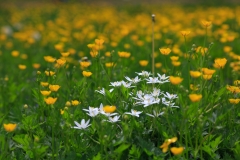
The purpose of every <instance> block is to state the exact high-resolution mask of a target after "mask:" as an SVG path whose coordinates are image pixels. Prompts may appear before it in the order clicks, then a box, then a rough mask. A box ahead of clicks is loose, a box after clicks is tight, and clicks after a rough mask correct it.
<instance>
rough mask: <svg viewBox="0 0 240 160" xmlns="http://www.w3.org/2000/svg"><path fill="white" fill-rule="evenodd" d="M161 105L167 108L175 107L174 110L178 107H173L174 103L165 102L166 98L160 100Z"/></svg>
mask: <svg viewBox="0 0 240 160" xmlns="http://www.w3.org/2000/svg"><path fill="white" fill-rule="evenodd" d="M162 103H163V104H164V105H166V106H168V107H175V108H179V106H174V104H175V103H173V102H171V101H167V100H166V98H162Z"/></svg>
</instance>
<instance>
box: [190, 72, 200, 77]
mask: <svg viewBox="0 0 240 160" xmlns="http://www.w3.org/2000/svg"><path fill="white" fill-rule="evenodd" d="M201 75H202V73H201V72H199V71H190V76H191V77H193V78H198V77H200V76H201Z"/></svg>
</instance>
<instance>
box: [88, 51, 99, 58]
mask: <svg viewBox="0 0 240 160" xmlns="http://www.w3.org/2000/svg"><path fill="white" fill-rule="evenodd" d="M90 55H91V57H93V58H94V57H97V55H98V51H91V52H90Z"/></svg>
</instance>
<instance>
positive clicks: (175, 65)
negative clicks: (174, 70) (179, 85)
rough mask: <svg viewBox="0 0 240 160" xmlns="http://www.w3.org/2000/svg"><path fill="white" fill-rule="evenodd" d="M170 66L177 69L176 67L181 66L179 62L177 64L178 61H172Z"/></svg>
mask: <svg viewBox="0 0 240 160" xmlns="http://www.w3.org/2000/svg"><path fill="white" fill-rule="evenodd" d="M172 65H173V66H174V67H178V66H180V65H181V62H179V61H172Z"/></svg>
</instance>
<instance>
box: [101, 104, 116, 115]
mask: <svg viewBox="0 0 240 160" xmlns="http://www.w3.org/2000/svg"><path fill="white" fill-rule="evenodd" d="M116 109H117V107H116V106H109V105H106V106H104V107H103V110H104V112H106V113H113V112H114V111H115V110H116Z"/></svg>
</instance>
